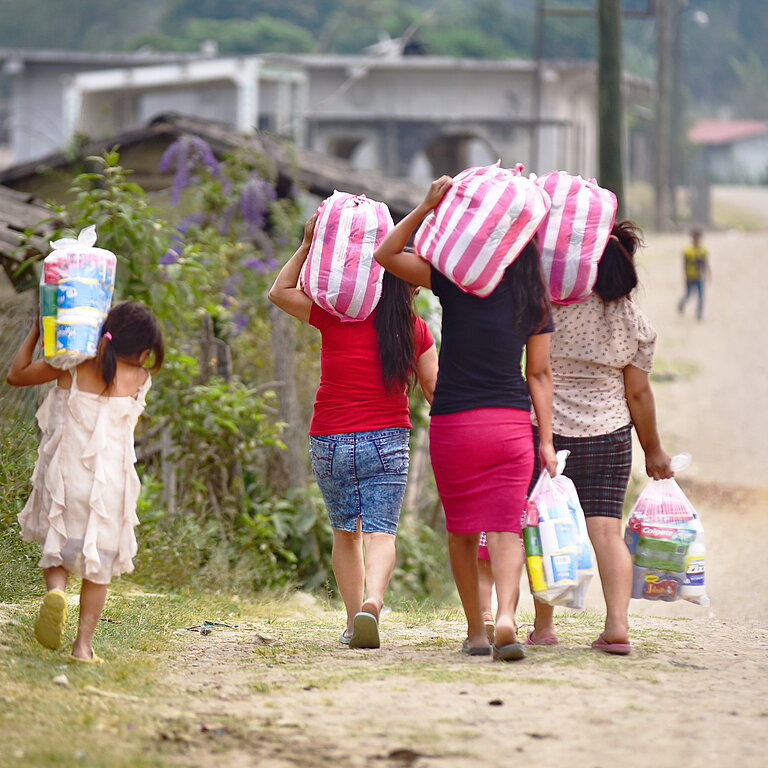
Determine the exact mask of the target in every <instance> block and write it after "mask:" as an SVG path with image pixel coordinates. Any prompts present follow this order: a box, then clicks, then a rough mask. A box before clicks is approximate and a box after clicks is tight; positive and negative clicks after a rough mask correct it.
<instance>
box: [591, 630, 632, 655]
mask: <svg viewBox="0 0 768 768" xmlns="http://www.w3.org/2000/svg"><path fill="white" fill-rule="evenodd" d="M592 647H593V648H594V649H595V650H596V651H602V652H603V653H613V654H616V655H617V656H627V655H628V654H630V653H632V643H609V642H608V641H607V640H606V639H605V638H604V637H603V636H602V635H600V636H599V637H598V638H597V640H595V642H594V643H592Z"/></svg>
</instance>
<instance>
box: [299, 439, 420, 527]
mask: <svg viewBox="0 0 768 768" xmlns="http://www.w3.org/2000/svg"><path fill="white" fill-rule="evenodd" d="M409 438H410V430H409V429H407V428H406V427H387V428H385V429H374V430H371V431H369V432H345V433H342V434H336V435H310V436H309V453H310V456H311V458H312V471H313V473H314V475H315V480H317V485H318V486H319V488H320V492H321V493H322V494H323V499H324V501H325V506H326V508H327V510H328V517H329V518H330V521H331V527H332V528H335V529H338V530H342V531H352V532H354V531H357V529H358V520H360V528H361V530H362V531H363V532H364V533H391V534H393V535H394V534H396V533H397V523H398V521H399V519H400V507H401V506H402V503H403V497H404V495H405V484H406V481H407V479H408V459H409Z"/></svg>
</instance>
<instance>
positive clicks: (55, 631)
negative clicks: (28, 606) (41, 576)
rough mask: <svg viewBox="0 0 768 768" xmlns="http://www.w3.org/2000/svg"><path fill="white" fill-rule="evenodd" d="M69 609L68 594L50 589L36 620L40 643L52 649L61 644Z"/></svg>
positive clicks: (36, 636)
mask: <svg viewBox="0 0 768 768" xmlns="http://www.w3.org/2000/svg"><path fill="white" fill-rule="evenodd" d="M68 611H69V606H68V605H67V596H66V595H65V594H64V593H63V592H62V591H61V590H60V589H52V590H50V592H48V594H47V595H46V596H45V597H44V598H43V604H42V605H41V606H40V613H38V615H37V620H36V621H35V638H36V639H37V642H38V643H40V645H42V646H43V647H45V648H50V649H51V650H52V651H55V650H56V649H57V648H58V647H59V646H60V645H61V643H62V641H63V640H64V625H65V624H66V623H67V613H68Z"/></svg>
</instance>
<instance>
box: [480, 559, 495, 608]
mask: <svg viewBox="0 0 768 768" xmlns="http://www.w3.org/2000/svg"><path fill="white" fill-rule="evenodd" d="M477 575H478V580H479V582H478V583H479V586H480V610H481V611H482V614H483V621H485V622H489V621H491V622H492V621H493V570H492V569H491V561H490V560H485V559H483V558H482V557H478V558H477Z"/></svg>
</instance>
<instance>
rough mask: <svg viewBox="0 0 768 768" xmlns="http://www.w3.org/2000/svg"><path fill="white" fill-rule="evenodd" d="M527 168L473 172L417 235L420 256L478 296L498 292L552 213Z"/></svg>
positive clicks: (460, 179)
mask: <svg viewBox="0 0 768 768" xmlns="http://www.w3.org/2000/svg"><path fill="white" fill-rule="evenodd" d="M522 169H523V167H522V165H518V166H517V167H516V168H515V169H514V170H510V169H508V168H501V167H500V164H499V163H496V164H495V165H489V166H486V167H483V168H467V170H465V171H462V172H461V173H459V174H458V175H457V176H456V177H454V179H453V185H452V186H451V188H450V189H449V190H448V191H447V192H446V193H445V197H443V199H442V200H441V201H440V202H439V203H438V205H437V207H436V208H435V210H434V211H432V213H430V214H429V216H427V218H426V219H424V221H423V222H422V224H421V226H420V227H419V229H418V231H417V232H416V238H415V240H414V245H415V248H416V252H417V253H418V254H419V255H420V256H421V257H422V258H424V259H426V260H427V261H428V262H429V263H430V264H432V266H434V267H435V268H436V269H439V270H440V272H442V273H443V274H444V275H445V276H446V277H447V278H448V279H449V280H451V281H452V282H454V283H455V284H456V285H457V286H458V287H459V288H461V289H462V290H464V291H467V292H469V293H472V294H474V295H475V296H488V294H490V293H491V292H492V291H493V289H494V288H495V287H496V286H497V285H498V284H499V282H500V281H501V278H502V277H503V275H504V270H505V269H506V268H507V267H508V266H509V265H510V264H511V263H512V262H513V261H514V260H515V259H516V258H517V257H518V256H519V254H520V252H521V251H522V250H523V248H524V247H525V246H526V245H527V243H528V242H529V241H530V240H531V238H532V237H533V235H534V233H535V232H536V230H537V229H538V227H539V225H540V223H541V221H542V220H543V218H544V217H545V216H546V214H547V211H548V210H549V205H550V201H549V196H548V195H547V193H546V192H545V191H544V190H543V189H542V187H540V186H539V185H537V184H535V183H534V182H533V181H532V180H531V179H528V178H526V177H525V176H522V175H521V172H522Z"/></svg>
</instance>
